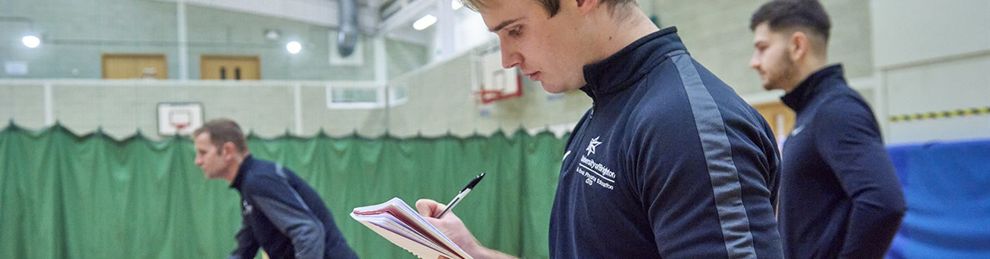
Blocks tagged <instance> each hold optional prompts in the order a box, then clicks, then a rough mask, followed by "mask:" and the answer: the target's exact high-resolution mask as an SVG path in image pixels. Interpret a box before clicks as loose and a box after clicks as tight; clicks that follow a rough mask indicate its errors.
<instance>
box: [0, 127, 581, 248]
mask: <svg viewBox="0 0 990 259" xmlns="http://www.w3.org/2000/svg"><path fill="white" fill-rule="evenodd" d="M563 142H564V140H562V139H560V138H556V137H555V136H553V135H552V134H550V133H546V132H544V133H540V134H537V135H529V134H526V133H524V132H522V131H519V132H516V133H513V134H511V135H507V134H505V133H501V132H499V133H496V134H494V135H492V136H489V137H480V136H475V137H467V138H458V137H451V136H447V137H439V138H402V139H399V138H392V137H382V138H362V137H343V138H334V137H327V136H325V135H322V134H320V135H318V136H315V137H310V138H299V137H288V136H287V137H280V138H276V139H262V138H257V137H254V136H251V137H249V138H248V146H249V149H250V150H251V152H252V153H253V154H254V155H255V156H256V157H258V158H262V159H268V160H273V161H277V162H279V163H282V164H283V165H285V166H287V167H289V168H291V169H293V170H294V171H296V172H297V173H298V174H299V175H300V176H301V177H302V178H304V179H306V180H307V181H308V182H309V184H310V185H312V186H313V187H314V188H316V189H317V191H319V192H320V194H321V195H322V197H323V200H324V202H326V203H327V206H328V207H329V208H330V210H331V211H333V215H334V218H335V220H336V222H337V225H338V226H339V227H340V229H341V231H342V232H343V233H344V235H345V237H346V238H347V240H348V242H349V244H350V245H351V246H352V247H353V248H354V249H355V250H356V251H357V253H358V254H359V255H360V256H361V257H363V258H412V257H413V256H412V255H411V254H409V253H407V252H405V251H404V250H402V249H400V248H398V247H395V246H394V245H392V244H390V243H388V241H386V240H385V239H384V238H381V237H379V236H378V235H377V234H375V233H374V232H372V231H371V230H369V229H367V228H365V227H364V226H363V225H361V224H360V223H357V222H356V221H354V220H353V219H351V218H350V216H349V215H348V213H350V210H351V209H352V208H355V207H359V206H364V205H371V204H377V203H381V202H384V201H386V200H388V199H390V198H392V197H400V198H402V199H404V200H405V201H406V202H408V203H415V201H416V199H418V198H421V197H423V198H431V199H435V200H438V201H440V202H447V201H448V199H450V198H452V197H453V196H454V195H455V194H456V192H457V191H459V190H460V188H461V187H463V185H464V184H465V183H467V182H468V181H469V180H470V179H471V178H472V177H474V176H475V175H477V174H478V173H479V172H486V173H487V176H486V177H485V180H484V181H483V182H482V183H480V184H479V185H478V187H477V188H476V189H475V190H474V191H473V192H472V193H471V195H470V196H469V197H467V198H466V199H465V201H464V202H463V203H461V205H460V206H458V207H457V209H456V213H457V214H458V216H460V217H461V218H462V219H463V220H464V222H465V224H467V225H468V227H469V228H470V229H471V230H472V232H473V233H474V234H475V236H477V237H478V239H479V240H480V241H481V242H482V243H483V244H485V245H487V246H489V247H492V248H495V249H499V250H502V251H505V252H507V253H510V254H515V255H519V256H523V257H527V258H545V257H548V249H547V229H548V225H549V213H550V207H551V206H552V202H553V195H554V192H555V188H556V182H557V174H558V171H559V167H560V159H561V157H562V150H563ZM193 159H194V152H193V145H192V142H191V141H190V140H189V139H187V138H168V139H165V140H163V141H157V142H156V141H150V140H148V139H147V138H145V137H143V136H141V135H140V134H138V135H135V136H133V137H130V138H128V139H125V140H121V141H118V140H114V139H112V138H110V137H108V136H106V135H104V134H102V133H100V132H96V133H93V134H89V135H85V136H78V135H75V134H73V133H72V132H70V131H69V130H67V129H65V128H64V127H61V126H58V125H56V126H54V127H51V128H48V129H45V130H42V131H31V130H27V129H23V128H20V127H17V126H15V125H13V124H11V125H10V126H8V127H7V128H6V129H4V130H3V131H0V170H2V171H0V258H224V257H226V255H227V253H228V252H229V251H230V250H232V249H233V248H234V238H233V237H234V233H235V232H236V231H237V229H238V227H239V226H240V212H239V207H238V202H239V195H238V194H237V192H236V191H235V190H233V189H229V188H228V186H227V183H226V182H225V181H220V180H212V181H206V180H205V178H204V177H203V175H202V171H200V169H199V168H197V167H196V166H195V164H194V161H193ZM410 206H413V204H410Z"/></svg>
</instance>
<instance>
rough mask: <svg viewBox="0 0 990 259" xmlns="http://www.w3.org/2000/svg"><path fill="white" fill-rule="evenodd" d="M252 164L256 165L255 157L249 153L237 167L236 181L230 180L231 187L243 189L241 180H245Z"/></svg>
mask: <svg viewBox="0 0 990 259" xmlns="http://www.w3.org/2000/svg"><path fill="white" fill-rule="evenodd" d="M252 165H254V157H252V156H251V154H248V155H247V156H245V157H244V161H241V166H240V167H238V168H237V176H234V181H232V182H230V188H234V189H238V190H240V189H241V182H244V177H247V174H248V171H250V169H251V166H252Z"/></svg>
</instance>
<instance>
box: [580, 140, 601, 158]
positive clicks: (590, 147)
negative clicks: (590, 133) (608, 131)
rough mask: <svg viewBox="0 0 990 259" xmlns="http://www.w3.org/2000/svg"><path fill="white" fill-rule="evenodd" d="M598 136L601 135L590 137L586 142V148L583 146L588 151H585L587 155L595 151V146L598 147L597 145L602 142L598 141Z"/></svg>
mask: <svg viewBox="0 0 990 259" xmlns="http://www.w3.org/2000/svg"><path fill="white" fill-rule="evenodd" d="M600 137H601V136H598V137H595V138H593V139H591V142H590V143H588V148H585V149H584V150H585V151H588V153H587V155H588V156H590V155H591V154H594V153H595V148H596V147H598V145H600V144H602V142H601V141H598V138H600Z"/></svg>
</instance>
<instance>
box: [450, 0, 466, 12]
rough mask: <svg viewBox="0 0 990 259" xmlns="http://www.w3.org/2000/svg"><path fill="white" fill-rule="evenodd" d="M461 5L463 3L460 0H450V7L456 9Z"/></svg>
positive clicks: (462, 5)
mask: <svg viewBox="0 0 990 259" xmlns="http://www.w3.org/2000/svg"><path fill="white" fill-rule="evenodd" d="M461 7H464V3H462V2H461V0H450V9H454V10H455V11H456V10H457V9H461Z"/></svg>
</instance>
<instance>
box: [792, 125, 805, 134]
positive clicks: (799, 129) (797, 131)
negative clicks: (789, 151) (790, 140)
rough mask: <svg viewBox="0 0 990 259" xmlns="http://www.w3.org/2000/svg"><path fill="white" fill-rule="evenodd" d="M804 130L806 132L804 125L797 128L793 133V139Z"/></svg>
mask: <svg viewBox="0 0 990 259" xmlns="http://www.w3.org/2000/svg"><path fill="white" fill-rule="evenodd" d="M802 130H804V125H801V126H799V127H797V128H796V129H794V131H791V137H793V136H797V134H798V133H801V131H802Z"/></svg>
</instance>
